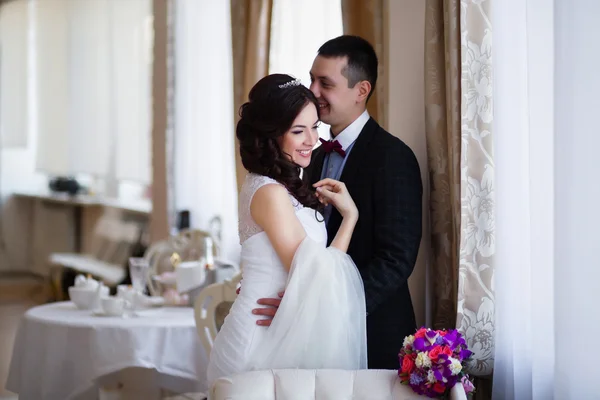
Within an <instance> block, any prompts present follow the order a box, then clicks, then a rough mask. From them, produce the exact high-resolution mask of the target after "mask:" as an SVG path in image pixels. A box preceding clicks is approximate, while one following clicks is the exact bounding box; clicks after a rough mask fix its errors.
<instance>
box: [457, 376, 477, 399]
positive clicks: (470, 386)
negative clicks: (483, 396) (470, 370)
mask: <svg viewBox="0 0 600 400" xmlns="http://www.w3.org/2000/svg"><path fill="white" fill-rule="evenodd" d="M460 383H462V385H463V388H464V389H465V393H466V394H469V393H471V392H473V391H474V390H475V386H473V382H471V381H470V380H469V378H468V377H467V376H466V375H465V376H463V377H462V379H461V380H460Z"/></svg>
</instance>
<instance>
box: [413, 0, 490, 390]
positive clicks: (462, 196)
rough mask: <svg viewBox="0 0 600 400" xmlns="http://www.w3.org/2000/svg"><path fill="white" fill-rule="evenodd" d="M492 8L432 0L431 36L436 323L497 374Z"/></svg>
mask: <svg viewBox="0 0 600 400" xmlns="http://www.w3.org/2000/svg"><path fill="white" fill-rule="evenodd" d="M489 7H490V1H487V0H427V14H426V32H425V53H426V54H425V71H426V79H425V99H426V105H425V110H426V121H427V125H426V135H427V152H428V161H429V174H430V184H431V187H430V190H431V191H430V196H431V209H430V211H431V231H432V233H431V235H432V237H431V239H432V240H431V242H432V250H431V251H432V257H431V260H432V262H431V268H432V276H433V277H434V290H433V292H434V293H433V301H432V303H433V325H434V327H436V328H448V327H451V326H453V325H456V327H457V328H458V329H459V330H460V331H461V332H463V333H464V334H465V335H466V339H467V341H468V344H469V347H470V348H471V350H473V351H474V357H473V362H472V364H471V365H470V366H469V369H470V372H471V373H472V374H474V375H477V376H488V375H490V374H491V372H492V369H493V363H494V359H493V357H494V346H493V335H494V292H493V286H492V282H493V272H494V263H493V256H494V212H493V211H494V190H493V188H494V185H493V180H494V161H493V148H492V131H491V123H492V119H493V114H492V80H491V78H492V76H491V38H492V27H491V24H490V20H489V17H488V15H489ZM482 384H483V385H484V384H485V383H482ZM485 391H487V390H484V392H485ZM479 396H481V395H479ZM479 396H478V397H479ZM484 397H485V396H484Z"/></svg>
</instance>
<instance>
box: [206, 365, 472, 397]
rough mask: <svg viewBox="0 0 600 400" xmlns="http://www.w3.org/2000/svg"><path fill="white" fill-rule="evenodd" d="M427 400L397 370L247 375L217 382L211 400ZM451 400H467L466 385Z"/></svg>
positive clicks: (284, 370)
mask: <svg viewBox="0 0 600 400" xmlns="http://www.w3.org/2000/svg"><path fill="white" fill-rule="evenodd" d="M297 399H303V400H313V399H314V400H325V399H352V400H424V399H428V397H426V396H421V395H418V394H416V393H415V392H413V391H412V389H411V388H410V387H409V386H406V385H403V384H401V383H400V379H399V378H398V375H397V372H396V371H394V370H360V371H344V370H327V369H320V370H306V369H288V370H286V369H280V370H268V371H252V372H245V373H241V374H238V375H235V376H233V377H229V378H221V379H219V380H217V382H216V383H215V385H214V387H213V388H212V395H211V400H297ZM450 399H451V400H466V399H467V396H466V394H465V391H464V389H463V387H462V385H461V384H460V383H459V384H458V385H456V386H454V388H453V389H452V392H451V394H450Z"/></svg>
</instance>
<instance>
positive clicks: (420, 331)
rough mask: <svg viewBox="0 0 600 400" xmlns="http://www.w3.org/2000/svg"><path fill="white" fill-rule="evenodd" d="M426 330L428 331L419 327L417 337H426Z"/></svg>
mask: <svg viewBox="0 0 600 400" xmlns="http://www.w3.org/2000/svg"><path fill="white" fill-rule="evenodd" d="M426 332H427V329H425V328H421V329H419V330H418V331H417V333H415V339H419V338H424V337H425V333H426Z"/></svg>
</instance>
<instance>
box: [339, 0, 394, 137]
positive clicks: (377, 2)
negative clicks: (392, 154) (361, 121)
mask: <svg viewBox="0 0 600 400" xmlns="http://www.w3.org/2000/svg"><path fill="white" fill-rule="evenodd" d="M342 20H343V24H344V34H346V35H357V36H360V37H362V38H365V39H366V40H368V41H369V42H370V43H371V44H372V45H373V47H374V48H375V52H376V53H377V57H378V58H379V70H378V78H377V86H376V88H375V92H374V93H373V95H372V96H371V99H369V104H367V110H368V111H369V114H370V115H371V117H373V118H374V119H376V120H377V121H378V122H379V124H380V125H382V126H383V127H386V126H387V123H388V119H387V103H386V101H385V100H386V99H387V96H386V90H387V86H388V85H387V76H386V71H385V69H384V68H383V67H384V31H383V25H384V24H383V0H342Z"/></svg>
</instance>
